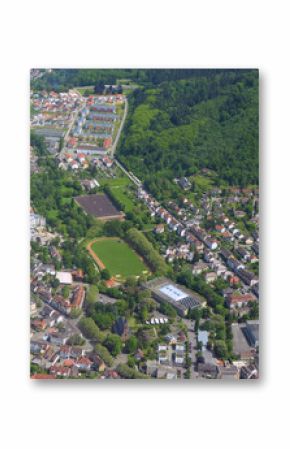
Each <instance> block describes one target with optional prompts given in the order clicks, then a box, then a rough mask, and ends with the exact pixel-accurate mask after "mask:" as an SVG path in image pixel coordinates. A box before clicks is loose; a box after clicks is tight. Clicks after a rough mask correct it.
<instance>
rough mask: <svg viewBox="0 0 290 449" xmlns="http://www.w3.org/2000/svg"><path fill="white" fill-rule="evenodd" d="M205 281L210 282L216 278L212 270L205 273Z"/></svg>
mask: <svg viewBox="0 0 290 449" xmlns="http://www.w3.org/2000/svg"><path fill="white" fill-rule="evenodd" d="M204 278H205V282H206V283H207V284H209V283H211V282H215V281H216V280H217V274H216V273H215V272H214V271H210V272H209V273H205V276H204Z"/></svg>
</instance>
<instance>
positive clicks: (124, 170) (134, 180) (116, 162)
mask: <svg viewBox="0 0 290 449" xmlns="http://www.w3.org/2000/svg"><path fill="white" fill-rule="evenodd" d="M114 160H115V164H116V165H117V166H118V167H119V168H120V169H121V170H122V172H123V173H125V175H126V176H128V178H130V179H131V181H132V182H133V183H134V184H135V185H136V186H137V187H140V186H141V185H142V183H141V181H140V180H139V179H137V178H136V176H134V175H133V173H129V172H128V170H126V168H125V167H124V166H123V165H122V164H121V163H120V162H119V161H118V160H117V159H114Z"/></svg>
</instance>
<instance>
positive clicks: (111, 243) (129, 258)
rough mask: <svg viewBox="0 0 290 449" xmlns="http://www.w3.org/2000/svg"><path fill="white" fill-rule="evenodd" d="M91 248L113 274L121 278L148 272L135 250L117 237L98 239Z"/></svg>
mask: <svg viewBox="0 0 290 449" xmlns="http://www.w3.org/2000/svg"><path fill="white" fill-rule="evenodd" d="M92 250H93V251H94V253H95V254H96V255H97V256H98V257H99V258H100V259H101V261H102V262H103V263H104V265H105V266H106V267H107V268H108V270H109V271H110V273H111V275H113V276H120V278H121V279H122V278H125V277H127V276H140V275H141V274H142V273H143V272H145V271H146V272H148V270H147V268H146V266H145V265H144V263H143V262H142V260H141V259H140V258H139V257H138V255H137V254H136V253H135V251H133V249H131V248H130V246H129V245H127V243H125V242H124V241H123V240H120V239H118V238H110V239H100V240H98V241H96V242H95V243H94V244H93V245H92Z"/></svg>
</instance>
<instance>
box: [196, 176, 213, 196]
mask: <svg viewBox="0 0 290 449" xmlns="http://www.w3.org/2000/svg"><path fill="white" fill-rule="evenodd" d="M190 180H191V181H193V183H194V185H195V186H196V187H199V188H200V189H201V190H202V191H204V192H206V191H207V190H210V189H211V188H212V187H213V184H214V183H213V180H212V179H210V178H208V177H206V176H202V175H196V176H192V177H191V178H190Z"/></svg>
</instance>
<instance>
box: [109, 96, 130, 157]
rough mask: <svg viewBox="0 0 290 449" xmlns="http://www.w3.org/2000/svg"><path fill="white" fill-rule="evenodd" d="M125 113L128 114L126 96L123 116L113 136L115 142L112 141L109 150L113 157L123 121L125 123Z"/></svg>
mask: <svg viewBox="0 0 290 449" xmlns="http://www.w3.org/2000/svg"><path fill="white" fill-rule="evenodd" d="M127 114H128V100H127V98H126V97H125V109H124V114H123V117H122V120H121V124H120V127H119V129H118V132H117V135H116V138H115V142H114V143H113V145H112V148H111V150H110V153H111V156H112V157H114V154H115V151H116V148H117V145H118V142H119V139H120V136H121V132H122V129H123V127H124V123H125V120H126V117H127Z"/></svg>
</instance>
